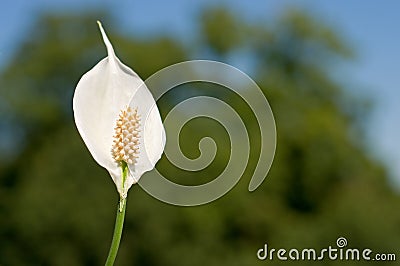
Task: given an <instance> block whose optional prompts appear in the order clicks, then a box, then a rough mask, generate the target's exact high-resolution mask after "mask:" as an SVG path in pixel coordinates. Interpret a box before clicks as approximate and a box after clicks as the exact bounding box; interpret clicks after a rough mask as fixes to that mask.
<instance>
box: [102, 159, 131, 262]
mask: <svg viewBox="0 0 400 266" xmlns="http://www.w3.org/2000/svg"><path fill="white" fill-rule="evenodd" d="M121 168H122V177H123V181H124V182H125V179H126V177H127V175H128V170H129V169H128V165H127V164H126V163H125V162H124V161H122V162H121ZM125 211H126V198H124V197H121V196H120V198H119V204H118V209H117V217H116V218H115V227H114V234H113V238H112V241H111V247H110V251H109V252H108V257H107V261H106V264H105V265H106V266H112V265H114V261H115V258H116V257H117V253H118V248H119V243H120V242H121V236H122V229H123V227H124V219H125Z"/></svg>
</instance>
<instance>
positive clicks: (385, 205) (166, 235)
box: [0, 8, 400, 266]
mask: <svg viewBox="0 0 400 266" xmlns="http://www.w3.org/2000/svg"><path fill="white" fill-rule="evenodd" d="M99 17H101V18H103V19H102V20H103V22H104V25H106V28H108V29H109V30H108V34H109V35H110V39H111V40H112V42H113V44H114V47H115V50H116V51H117V53H118V56H119V57H120V58H121V59H122V61H124V62H125V63H126V64H127V65H129V66H133V69H134V70H135V71H136V72H137V73H138V74H139V75H140V76H141V77H142V78H147V77H148V76H149V75H151V74H152V73H154V72H155V71H157V70H159V69H161V68H163V67H165V66H168V65H170V64H173V63H177V62H180V61H183V60H185V59H190V58H191V55H192V53H193V54H196V51H193V47H187V45H185V44H184V43H185V42H181V41H180V40H177V39H172V38H171V37H168V36H157V37H154V38H133V37H127V36H124V35H120V34H118V33H117V31H116V30H115V27H112V23H111V22H110V20H109V19H107V18H106V16H105V15H104V14H87V15H85V16H65V15H63V16H60V15H57V14H56V15H48V16H45V17H42V18H40V19H39V20H38V22H37V24H36V25H35V26H34V27H32V29H33V31H32V32H31V33H30V34H29V35H28V36H27V37H26V39H25V41H24V42H23V43H22V44H21V46H20V47H19V48H18V50H17V52H16V53H15V57H14V58H13V60H12V61H11V62H10V64H9V65H8V66H7V67H6V68H5V69H4V71H3V72H2V73H1V74H0V75H1V76H0V120H1V121H0V129H1V131H0V136H1V138H2V141H3V142H7V143H6V144H7V145H3V146H4V147H5V149H4V150H3V151H2V152H1V154H0V159H1V164H0V217H1V219H0V265H101V264H102V263H103V262H104V260H105V257H106V255H107V252H108V248H109V244H110V241H111V234H112V228H113V223H114V215H115V209H116V205H117V199H118V198H117V193H116V190H115V187H114V184H113V183H112V181H111V178H110V177H109V176H108V173H107V172H106V171H105V170H104V169H102V168H100V167H99V166H98V165H97V164H96V163H95V162H94V160H93V159H92V158H91V156H90V154H89V152H88V151H87V150H86V148H85V146H84V144H83V142H82V140H81V138H80V136H79V134H78V133H77V131H76V129H75V125H74V122H73V119H72V107H71V101H72V95H73V91H74V87H75V85H76V83H77V82H78V80H79V78H80V76H81V75H82V74H83V73H85V72H86V71H88V70H89V69H90V68H91V67H92V66H93V65H94V64H96V63H97V62H98V61H99V60H100V59H101V58H102V57H104V56H105V54H106V53H105V48H104V47H103V44H102V41H101V38H100V35H99V32H98V31H97V29H96V24H95V21H96V19H98V18H99ZM199 23H200V29H201V30H200V32H199V34H200V35H201V36H200V39H201V40H202V41H201V45H199V46H194V47H195V49H199V50H202V51H212V54H213V55H212V57H213V58H211V59H219V60H222V61H224V60H228V58H229V57H230V56H232V55H234V54H235V53H237V52H238V51H241V53H242V56H246V57H248V58H251V59H252V63H253V64H254V65H255V66H256V67H255V68H254V69H255V71H254V73H252V77H253V78H255V80H256V81H257V83H258V84H259V85H260V87H261V88H263V90H264V93H265V95H266V96H267V98H268V99H269V101H270V104H271V107H272V109H273V111H274V115H275V118H276V124H277V129H278V132H277V134H278V146H277V153H276V158H275V161H274V164H273V167H272V169H271V171H270V174H269V176H268V178H267V179H266V181H265V182H264V184H263V185H262V186H261V187H260V188H259V189H258V190H256V191H255V192H254V193H249V192H248V191H247V185H248V181H249V180H250V177H251V174H252V171H253V170H254V167H255V163H256V160H257V158H258V157H257V154H258V153H259V147H258V146H257V144H258V143H259V136H258V135H259V130H258V129H257V123H256V121H255V118H254V116H253V115H252V114H251V112H250V109H249V107H248V106H246V104H245V103H244V102H243V101H242V100H241V99H240V98H239V97H237V96H236V95H234V94H232V93H229V92H228V91H227V92H226V93H223V94H221V93H220V90H218V93H217V92H215V90H213V88H212V87H209V86H202V85H198V86H197V85H193V86H192V87H191V88H189V87H187V86H186V87H185V86H180V87H178V88H177V89H176V90H174V91H173V92H172V93H169V94H167V95H166V96H165V97H164V98H163V99H161V100H160V102H159V104H160V108H161V112H162V115H163V116H165V115H166V113H167V112H168V110H169V109H170V108H171V107H172V106H173V105H174V104H175V103H176V102H177V101H178V100H179V99H180V98H186V97H189V96H192V95H193V94H199V95H208V94H209V95H214V96H215V97H219V98H222V99H223V100H224V101H226V102H228V103H229V104H231V105H232V106H234V107H235V109H236V110H237V111H238V113H239V114H240V115H241V116H242V117H243V119H244V120H245V121H246V127H247V128H248V129H249V134H250V138H251V139H250V141H251V144H252V145H253V146H252V150H251V154H250V158H251V160H250V162H249V164H248V167H247V169H246V172H245V174H244V177H243V178H242V180H241V181H240V182H239V184H238V185H237V186H236V187H235V188H234V189H233V190H232V191H231V192H229V193H228V194H227V195H226V196H224V197H223V198H221V199H219V200H217V201H215V202H213V203H211V204H208V205H205V206H200V207H194V208H183V207H175V206H170V205H167V204H164V203H162V202H159V201H158V200H156V199H154V198H152V197H151V196H149V195H147V194H146V193H145V192H143V191H142V190H141V189H140V188H139V187H137V186H135V187H133V188H132V189H131V191H130V194H129V198H128V205H127V217H126V222H125V228H124V234H123V238H122V244H121V247H120V252H119V254H118V257H117V261H116V264H117V265H141V266H146V265H166V266H168V265H171V266H172V265H193V266H196V265H204V264H207V265H209V266H213V265H218V266H219V265H232V266H233V265H258V264H259V265H263V264H265V263H267V262H266V261H259V260H258V259H257V257H256V252H257V250H258V249H259V248H261V247H263V245H264V243H268V245H269V246H270V247H271V246H272V247H275V248H281V247H284V248H287V249H290V248H307V247H308V248H309V247H314V248H316V249H318V248H324V247H327V246H328V245H332V246H335V241H336V239H337V238H338V237H339V236H344V237H346V238H347V239H348V241H349V245H350V246H351V247H357V248H371V249H372V250H374V251H375V252H391V253H393V252H397V251H398V247H399V246H400V213H399V212H398V211H397V210H398V206H399V203H400V199H399V196H398V195H396V194H395V193H394V192H393V191H392V190H391V188H390V187H389V185H388V179H387V174H386V172H385V169H384V168H383V167H382V165H380V164H379V163H378V162H376V161H374V160H373V159H371V158H370V156H369V155H368V154H367V152H366V149H365V147H364V143H363V132H362V127H361V125H362V123H365V122H364V121H365V120H366V119H367V118H368V117H367V114H368V109H366V108H365V106H366V105H365V103H366V101H365V100H366V99H359V98H357V97H354V95H351V94H350V93H349V91H350V90H348V89H346V88H343V87H342V86H341V85H340V84H342V83H341V81H340V80H339V81H337V80H335V79H333V78H332V75H331V74H330V73H331V71H332V70H333V69H334V68H335V64H334V62H335V60H343V59H349V58H351V57H352V56H353V53H352V51H351V50H350V49H349V48H348V47H347V45H346V44H345V43H343V41H342V40H341V37H340V36H339V35H338V34H337V33H335V32H334V31H333V30H332V29H331V28H330V27H328V26H326V25H324V24H323V23H321V22H320V21H317V20H315V19H313V18H312V17H310V16H308V15H306V14H304V13H301V12H298V11H295V10H290V11H288V12H286V13H284V14H282V16H281V17H280V18H279V19H278V20H277V21H275V22H273V23H259V24H254V23H253V24H251V23H247V22H246V21H243V20H242V19H241V18H240V17H238V16H236V15H235V14H232V13H230V12H229V11H227V10H224V9H223V8H218V9H211V10H206V11H204V14H203V15H202V16H200V21H199ZM186 43H187V42H186ZM208 135H210V136H212V137H213V138H215V139H216V141H217V143H218V145H219V148H220V149H219V153H220V154H219V155H218V156H217V158H216V160H215V161H214V162H213V164H212V166H211V167H209V168H207V169H206V170H204V171H202V172H199V173H185V172H184V171H182V170H179V169H177V168H175V167H173V166H171V165H170V164H169V162H168V160H167V159H166V158H165V157H163V158H162V160H161V161H160V163H159V165H158V169H159V170H160V171H161V172H163V173H165V174H166V175H167V176H168V177H169V178H171V180H177V181H179V182H183V183H185V182H186V183H198V182H199V180H200V181H207V180H208V179H209V177H210V176H211V177H212V176H217V175H218V173H219V171H221V169H223V167H224V165H225V163H226V158H227V156H229V143H226V132H224V130H223V129H222V128H221V127H220V126H218V125H217V124H215V123H214V124H213V122H212V121H208V120H207V119H203V120H202V119H195V120H194V121H192V122H191V123H190V124H188V125H187V126H185V128H184V130H183V132H182V136H181V143H182V149H183V151H184V152H185V154H187V155H188V156H189V157H196V156H198V149H197V144H198V140H199V139H201V137H203V136H208ZM144 178H145V176H144ZM200 183H201V182H200ZM397 255H399V254H397ZM273 263H274V265H281V264H282V265H283V264H284V263H285V262H279V261H274V262H273ZM286 263H287V262H286ZM324 263H325V264H326V265H342V264H343V263H344V262H342V261H328V260H326V261H324ZM297 264H298V265H314V264H315V262H307V261H303V262H298V263H297ZM346 265H364V262H363V261H360V262H357V261H353V262H346ZM386 265H395V263H392V264H390V263H386Z"/></svg>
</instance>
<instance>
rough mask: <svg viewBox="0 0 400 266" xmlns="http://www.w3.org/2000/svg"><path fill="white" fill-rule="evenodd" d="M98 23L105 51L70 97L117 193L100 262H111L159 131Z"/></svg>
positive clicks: (137, 83)
mask: <svg viewBox="0 0 400 266" xmlns="http://www.w3.org/2000/svg"><path fill="white" fill-rule="evenodd" d="M98 25H99V28H100V32H101V35H102V37H103V41H104V43H105V46H106V48H107V53H108V56H107V57H106V58H104V59H103V60H101V61H100V62H99V63H98V64H97V65H96V66H94V67H93V68H92V69H91V70H90V71H89V72H87V73H86V74H84V75H83V76H82V78H81V79H80V81H79V83H78V85H77V86H76V90H75V94H74V97H73V110H74V118H75V123H76V126H77V128H78V131H79V133H80V135H81V137H82V139H83V141H84V142H85V144H86V146H87V147H88V149H89V151H90V153H91V154H92V156H93V158H94V159H95V160H96V162H97V163H98V164H99V165H101V166H102V167H104V168H105V169H107V170H108V172H109V173H110V175H111V177H112V179H113V181H114V183H115V185H116V187H117V190H118V192H119V194H120V205H119V213H118V212H117V221H116V227H115V232H114V237H113V243H112V248H111V250H110V254H109V258H108V259H107V263H106V265H112V264H113V261H114V259H115V256H116V252H117V250H118V245H119V239H120V236H121V232H122V224H123V219H124V213H125V205H126V204H125V202H126V197H127V193H128V190H129V188H130V187H131V186H132V185H133V184H135V183H137V182H138V181H139V179H140V177H141V176H142V175H143V173H145V172H147V171H150V170H152V169H153V168H154V166H155V164H156V162H157V161H158V160H159V159H160V157H161V154H162V152H163V150H164V146H165V131H164V127H163V125H162V122H161V118H160V114H159V111H158V108H157V105H156V103H155V101H154V99H153V96H152V95H151V93H150V91H149V90H148V89H147V87H146V86H145V85H144V82H143V81H142V79H140V77H139V76H138V75H137V74H136V73H135V72H134V71H133V70H132V69H130V68H129V67H128V66H126V65H124V64H123V63H122V62H121V61H120V60H119V59H118V58H117V57H116V55H115V52H114V49H113V47H112V45H111V43H110V41H109V39H108V38H107V35H106V33H105V31H104V29H103V27H102V25H101V23H100V22H98ZM117 231H118V232H117ZM118 234H119V236H118ZM115 246H116V247H115ZM113 248H114V250H113ZM113 252H114V254H112V253H113ZM110 256H111V257H112V256H113V258H110Z"/></svg>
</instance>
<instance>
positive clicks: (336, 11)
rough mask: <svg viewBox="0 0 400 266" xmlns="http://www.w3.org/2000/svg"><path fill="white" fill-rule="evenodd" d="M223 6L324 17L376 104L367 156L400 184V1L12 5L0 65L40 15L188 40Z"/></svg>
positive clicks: (149, 0) (5, 6)
mask: <svg viewBox="0 0 400 266" xmlns="http://www.w3.org/2000/svg"><path fill="white" fill-rule="evenodd" d="M210 4H211V5H212V4H213V5H215V4H225V5H226V6H229V7H230V8H232V9H233V10H234V11H236V12H238V13H240V14H242V15H243V16H244V17H246V18H248V19H265V18H266V17H274V16H275V15H276V14H278V13H279V11H281V10H283V9H284V8H285V7H287V6H293V5H294V6H297V7H300V8H302V9H305V10H307V11H309V12H311V13H312V14H315V15H316V16H317V17H319V18H323V19H324V20H325V21H326V22H328V23H329V24H330V25H333V26H334V27H336V29H337V30H338V31H339V32H340V33H341V34H342V35H343V36H344V37H345V38H346V39H347V40H348V41H349V42H350V44H351V45H353V47H355V48H356V51H357V54H358V57H357V59H356V60H355V61H354V62H352V63H350V64H348V65H347V66H345V68H344V69H343V71H342V72H343V73H345V77H348V78H349V80H350V81H351V82H353V83H355V84H357V87H358V89H357V90H358V91H357V93H361V94H366V95H367V96H369V97H372V98H373V99H374V100H375V103H376V109H375V111H374V113H373V116H372V120H371V123H370V126H369V140H370V146H371V150H372V151H373V153H374V154H376V156H377V157H378V158H381V159H383V160H384V161H385V163H387V164H388V165H389V167H390V169H391V171H392V175H393V180H396V183H397V184H400V141H398V139H397V136H400V123H399V120H400V119H399V116H400V105H399V104H398V101H399V100H400V91H399V88H398V87H399V76H400V75H399V74H400V73H399V67H398V64H399V62H400V53H399V52H398V47H400V30H399V28H398V26H399V25H400V17H399V14H398V13H399V10H400V1H396V0H386V1H378V0H371V1H355V0H349V1H344V0H340V1H328V0H321V1H312V0H219V1H218V0H190V1H189V0H170V1H163V0H146V1H145V0H141V1H136V0H131V1H129V0H122V1H115V0H105V1H95V0H87V1H79V0H60V1H56V0H35V1H31V0H13V1H3V3H2V7H1V9H0V23H1V25H2V27H1V31H0V33H1V35H0V67H1V66H4V65H5V64H6V63H7V60H9V58H10V55H11V54H12V52H13V47H15V46H16V44H18V42H19V41H20V40H22V39H23V37H24V32H25V31H26V30H28V29H29V26H30V24H31V23H32V22H33V20H34V18H35V16H36V15H37V14H39V13H41V12H45V11H52V10H57V11H73V12H84V11H85V10H90V9H93V8H98V9H101V8H104V7H105V8H107V10H110V11H111V13H112V15H113V16H114V18H116V20H117V25H121V29H123V30H126V31H132V32H136V33H141V34H156V33H158V32H167V33H171V34H175V35H177V36H180V37H182V36H186V35H190V33H191V29H192V28H193V26H195V24H194V21H195V18H194V16H196V14H197V13H198V11H199V10H201V8H203V7H205V6H208V5H210Z"/></svg>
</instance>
